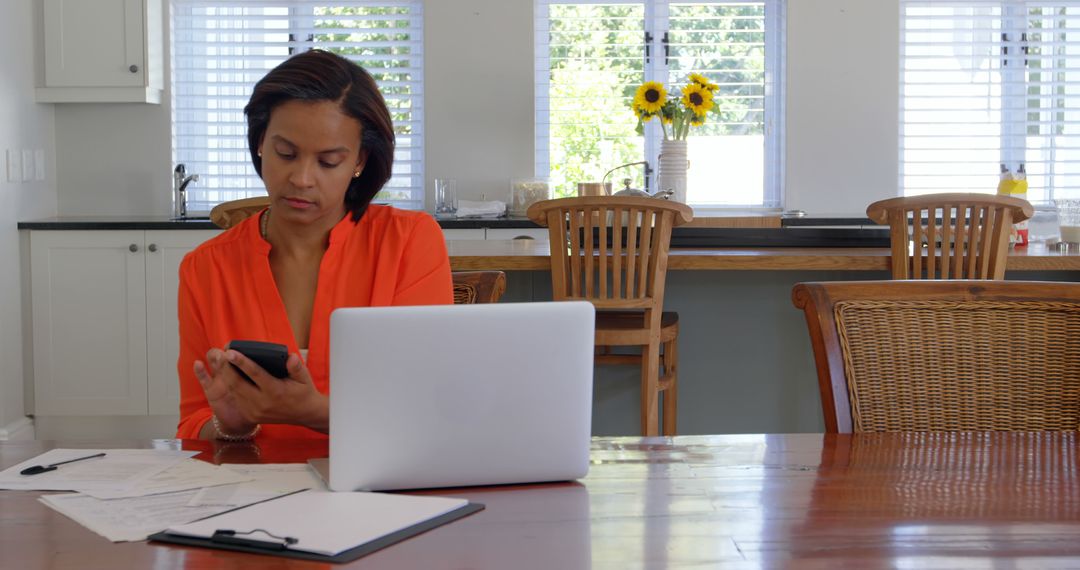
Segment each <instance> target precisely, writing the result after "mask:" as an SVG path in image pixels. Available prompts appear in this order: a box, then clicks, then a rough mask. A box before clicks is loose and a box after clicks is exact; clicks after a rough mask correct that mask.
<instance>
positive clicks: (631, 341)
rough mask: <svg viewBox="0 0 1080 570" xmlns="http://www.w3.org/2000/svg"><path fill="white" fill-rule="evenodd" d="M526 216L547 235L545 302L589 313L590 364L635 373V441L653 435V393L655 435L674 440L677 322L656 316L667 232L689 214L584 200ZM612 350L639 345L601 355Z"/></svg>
mask: <svg viewBox="0 0 1080 570" xmlns="http://www.w3.org/2000/svg"><path fill="white" fill-rule="evenodd" d="M528 216H529V218H530V219H532V221H534V222H536V223H537V224H539V225H541V226H545V227H547V228H548V231H549V235H550V243H551V288H552V296H553V297H554V298H555V300H556V301H566V300H585V301H590V302H591V303H592V304H593V305H595V306H596V308H597V312H596V337H595V339H596V346H597V349H598V352H599V354H597V356H596V362H598V363H608V364H635V365H638V366H640V367H641V432H642V435H659V433H660V426H659V423H660V414H659V402H660V394H661V393H663V395H664V397H663V400H664V414H663V434H664V435H675V432H676V405H677V397H678V392H677V390H678V362H677V358H678V336H679V315H678V313H675V312H670V311H669V312H664V310H663V304H664V282H665V279H666V276H667V259H668V248H669V247H670V245H671V228H672V227H674V226H678V225H681V224H684V223H686V222H689V221H690V220H691V219H692V218H693V211H692V210H691V209H690V207H689V206H687V205H686V204H679V203H676V202H668V201H667V200H659V199H656V198H632V197H621V196H620V197H615V196H588V197H581V198H563V199H559V200H545V201H543V202H537V203H535V204H533V205H532V206H530V207H529V209H528ZM612 346H640V347H641V354H609V353H608V348H609V347H612ZM661 346H662V347H663V352H661ZM661 368H663V371H664V373H663V374H662V375H661V374H660V369H661Z"/></svg>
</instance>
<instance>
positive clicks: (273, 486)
mask: <svg viewBox="0 0 1080 570" xmlns="http://www.w3.org/2000/svg"><path fill="white" fill-rule="evenodd" d="M227 467H228V468H229V469H231V470H233V471H235V472H236V473H237V474H238V475H240V476H242V477H245V478H247V479H249V481H248V482H246V483H240V484H237V485H222V486H220V487H211V488H206V489H202V490H201V491H199V492H198V493H196V494H195V496H194V497H192V499H191V502H190V503H188V504H189V505H191V506H193V507H195V506H203V505H233V506H237V505H250V504H251V503H254V502H257V501H263V500H266V499H269V498H271V497H276V496H278V495H284V494H286V493H292V492H293V491H298V490H300V489H312V490H316V491H325V490H326V485H325V484H323V481H322V479H321V478H320V477H319V476H318V475H317V474H315V472H314V471H312V470H311V468H310V467H308V465H307V464H305V463H278V464H274V463H268V464H250V465H248V464H239V465H232V464H230V465H228V466H227Z"/></svg>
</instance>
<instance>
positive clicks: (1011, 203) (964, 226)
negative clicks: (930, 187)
mask: <svg viewBox="0 0 1080 570" xmlns="http://www.w3.org/2000/svg"><path fill="white" fill-rule="evenodd" d="M1033 212H1034V210H1033V209H1032V207H1031V204H1029V203H1028V202H1027V201H1025V200H1021V199H1019V198H1011V197H1008V196H994V195H991V194H927V195H924V196H909V197H902V198H891V199H889V200H882V201H880V202H874V203H873V204H870V206H869V207H868V208H866V215H867V217H869V218H870V219H871V220H873V221H875V222H877V223H879V224H888V225H889V230H890V242H891V244H892V276H893V279H1004V278H1005V260H1006V258H1007V257H1008V255H1009V232H1010V230H1011V229H1012V225H1013V223H1014V222H1022V221H1024V220H1026V219H1028V218H1030V217H1031V216H1032V213H1033ZM957 244H959V246H957Z"/></svg>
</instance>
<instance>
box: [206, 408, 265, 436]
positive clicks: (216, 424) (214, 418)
mask: <svg viewBox="0 0 1080 570" xmlns="http://www.w3.org/2000/svg"><path fill="white" fill-rule="evenodd" d="M210 419H211V420H212V421H213V422H214V431H215V432H217V435H216V436H214V437H216V438H217V439H220V440H222V441H249V440H252V439H255V435H256V434H258V433H259V430H260V429H262V424H255V428H254V429H252V430H251V431H249V432H247V433H242V434H239V435H233V434H230V433H225V431H224V430H222V429H221V422H220V421H218V417H217V414H214V415H212V416H210Z"/></svg>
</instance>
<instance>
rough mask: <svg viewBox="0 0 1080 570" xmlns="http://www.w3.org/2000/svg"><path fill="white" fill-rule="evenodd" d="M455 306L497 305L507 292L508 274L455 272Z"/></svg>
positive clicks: (500, 272) (497, 272)
mask: <svg viewBox="0 0 1080 570" xmlns="http://www.w3.org/2000/svg"><path fill="white" fill-rule="evenodd" d="M451 276H452V277H453V279H454V304H455V305H472V304H474V303H497V302H499V298H500V297H502V294H503V293H504V292H505V291H506V274H505V273H503V272H502V271H455V272H453V273H452V274H451Z"/></svg>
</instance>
